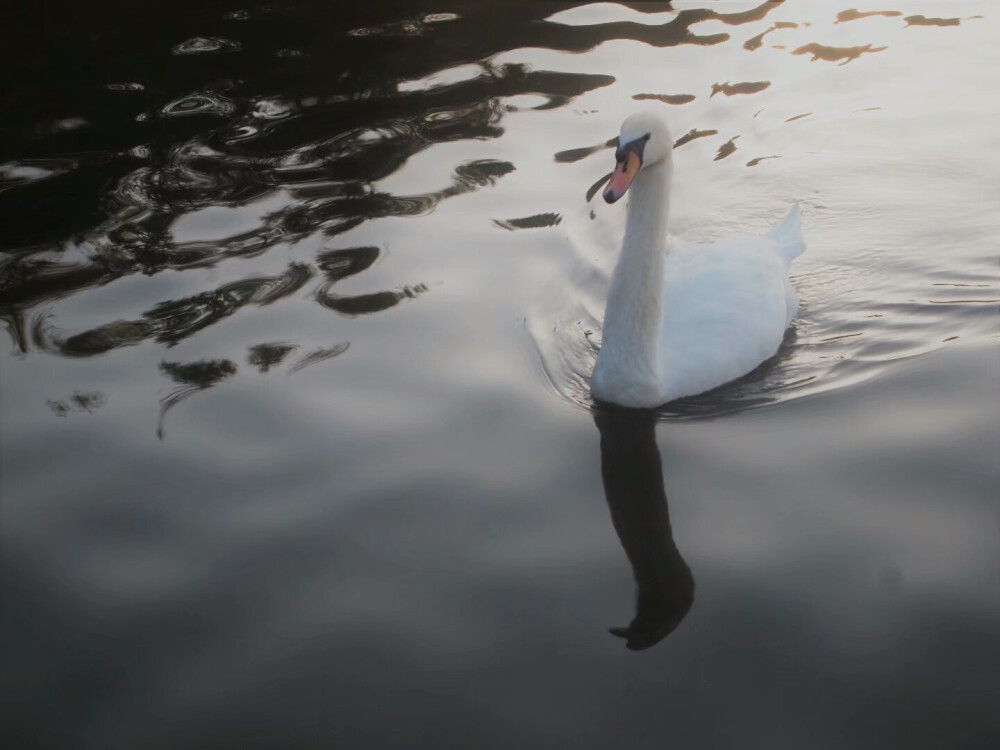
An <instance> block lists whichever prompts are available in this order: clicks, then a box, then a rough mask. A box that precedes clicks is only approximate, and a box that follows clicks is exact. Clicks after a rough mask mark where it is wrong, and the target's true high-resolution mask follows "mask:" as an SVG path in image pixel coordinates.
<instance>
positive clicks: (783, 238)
mask: <svg viewBox="0 0 1000 750" xmlns="http://www.w3.org/2000/svg"><path fill="white" fill-rule="evenodd" d="M767 236H768V237H770V238H771V239H772V240H774V243H775V245H776V246H777V249H778V254H779V255H780V256H781V257H782V258H784V259H785V263H791V262H792V259H793V258H797V257H798V256H800V255H801V254H802V253H803V252H804V251H805V249H806V241H805V240H804V239H803V238H802V222H801V220H800V215H799V204H798V203H796V204H795V205H793V206H792V208H791V210H790V211H789V212H788V215H787V216H785V218H784V219H782V220H781V221H779V222H778V223H777V224H775V225H774V226H773V227H772V228H771V231H770V232H768V235H767Z"/></svg>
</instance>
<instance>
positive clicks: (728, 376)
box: [660, 239, 789, 399]
mask: <svg viewBox="0 0 1000 750" xmlns="http://www.w3.org/2000/svg"><path fill="white" fill-rule="evenodd" d="M788 289H789V287H788V281H787V268H786V266H785V261H784V259H783V258H782V257H780V256H779V255H777V254H776V253H775V252H774V249H773V245H772V243H770V242H769V241H767V240H766V239H765V240H759V239H758V240H730V241H727V242H725V243H721V244H718V245H713V246H710V247H693V248H685V249H681V250H677V251H673V252H671V253H668V255H667V262H666V267H665V275H664V297H663V300H664V314H663V327H662V338H661V342H660V357H661V366H662V370H661V372H663V374H664V378H665V386H666V389H667V392H668V396H669V398H671V399H674V398H680V397H682V396H690V395H694V394H696V393H702V392H703V391H707V390H709V389H711V388H714V387H716V386H719V385H722V384H723V383H727V382H729V381H730V380H734V379H736V378H738V377H740V376H742V375H745V374H746V373H748V372H750V371H751V370H753V369H754V368H755V367H757V365H759V364H760V363H761V362H763V361H764V360H765V359H767V358H768V357H770V356H772V355H773V354H774V353H775V352H776V351H777V350H778V346H779V345H780V344H781V340H782V337H783V335H784V331H785V328H786V327H787V322H788V307H789V300H788V299H787V290H788Z"/></svg>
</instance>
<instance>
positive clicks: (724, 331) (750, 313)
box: [591, 113, 805, 407]
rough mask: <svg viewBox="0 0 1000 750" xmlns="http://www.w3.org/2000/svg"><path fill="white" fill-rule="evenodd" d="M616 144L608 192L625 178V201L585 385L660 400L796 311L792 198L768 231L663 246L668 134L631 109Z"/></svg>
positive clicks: (613, 196)
mask: <svg viewBox="0 0 1000 750" xmlns="http://www.w3.org/2000/svg"><path fill="white" fill-rule="evenodd" d="M636 143H638V144H639V145H638V146H637V147H634V146H633V145H632V144H636ZM619 144H621V145H620V146H619V169H616V171H615V173H614V175H613V176H612V179H611V182H610V183H609V186H608V188H607V190H606V191H605V199H607V200H608V201H609V202H614V201H615V200H617V199H618V198H620V197H621V195H622V194H623V193H624V192H625V190H628V189H629V186H630V185H631V198H630V201H629V205H628V209H627V221H626V228H625V237H624V240H623V242H622V251H621V256H620V257H619V259H618V263H617V265H616V266H615V270H614V274H613V275H612V278H611V287H610V290H609V292H608V300H607V306H606V309H605V315H604V335H603V343H602V346H601V351H600V353H599V355H598V357H597V364H596V365H595V366H594V373H593V377H592V378H591V391H592V393H593V395H594V397H595V398H597V399H598V400H601V401H609V402H612V403H616V404H621V405H623V406H632V407H651V406H659V405H660V404H665V403H667V402H668V401H673V400H674V399H677V398H681V397H683V396H692V395H695V394H697V393H702V392H704V391H707V390H710V389H712V388H715V387H716V386H719V385H722V384H723V383H727V382H729V381H730V380H734V379H735V378H738V377H740V376H741V375H744V374H746V373H748V372H750V371H751V370H753V369H754V368H755V367H757V365H759V364H760V363H761V362H763V361H764V360H766V359H767V358H769V357H771V356H772V355H773V354H774V353H775V352H776V351H777V350H778V346H779V345H780V344H781V340H782V338H783V337H784V332H785V329H786V328H788V326H789V324H790V323H791V322H792V318H794V316H795V312H796V310H797V309H798V297H797V296H796V294H795V290H794V289H793V288H792V286H791V284H790V283H789V281H788V268H789V264H790V263H791V261H792V259H793V258H795V257H796V256H797V255H799V254H800V253H801V252H802V251H803V250H805V243H804V241H803V239H802V231H801V228H800V225H799V211H798V207H797V206H794V207H793V208H792V210H791V211H790V212H789V213H788V215H787V216H786V217H785V218H784V219H783V220H782V221H781V222H780V223H779V224H778V225H777V226H775V227H774V229H772V230H771V232H770V233H769V234H768V235H766V236H764V237H761V238H733V239H727V240H724V241H722V242H718V243H716V244H714V245H708V246H700V247H682V248H668V247H667V244H666V228H667V217H668V214H669V197H670V195H669V192H670V176H671V172H672V168H673V164H672V157H671V151H672V148H673V140H672V138H671V137H670V132H669V130H668V129H667V127H666V125H665V124H664V123H663V122H662V120H660V119H659V118H658V117H656V116H654V115H648V114H645V113H643V114H640V115H633V116H632V117H630V118H628V119H627V120H626V121H625V123H624V124H623V125H622V133H621V136H620V137H619ZM630 149H631V150H632V151H637V152H638V155H637V156H638V158H633V157H634V156H635V154H630V153H629V150H630ZM623 154H624V156H623Z"/></svg>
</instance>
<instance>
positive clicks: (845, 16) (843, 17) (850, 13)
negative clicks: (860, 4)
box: [834, 8, 903, 23]
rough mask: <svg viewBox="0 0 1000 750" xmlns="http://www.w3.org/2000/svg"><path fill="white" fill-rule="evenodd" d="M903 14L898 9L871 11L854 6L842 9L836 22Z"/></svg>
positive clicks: (891, 16)
mask: <svg viewBox="0 0 1000 750" xmlns="http://www.w3.org/2000/svg"><path fill="white" fill-rule="evenodd" d="M901 15H903V14H902V13H900V12H899V11H898V10H869V11H864V12H862V11H858V10H855V9H854V8H850V9H849V10H842V11H840V13H838V14H837V20H836V21H835V22H834V23H846V22H847V21H857V20H858V19H859V18H868V17H869V16H885V17H887V18H893V17H895V16H901Z"/></svg>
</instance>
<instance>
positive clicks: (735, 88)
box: [709, 81, 771, 98]
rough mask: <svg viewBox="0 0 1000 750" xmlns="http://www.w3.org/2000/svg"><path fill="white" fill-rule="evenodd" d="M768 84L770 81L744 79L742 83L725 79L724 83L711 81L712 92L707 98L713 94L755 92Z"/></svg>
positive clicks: (730, 94)
mask: <svg viewBox="0 0 1000 750" xmlns="http://www.w3.org/2000/svg"><path fill="white" fill-rule="evenodd" d="M770 85H771V82H770V81H744V82H742V83H730V82H729V81H726V82H725V83H713V84H712V93H711V94H710V95H709V98H711V97H713V96H715V95H716V94H725V95H726V96H734V95H736V94H757V93H760V92H761V91H763V90H764V89H766V88H767V87H768V86H770Z"/></svg>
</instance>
